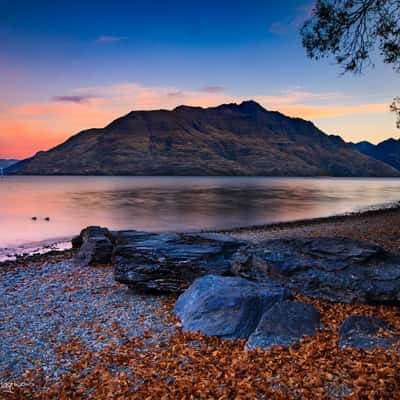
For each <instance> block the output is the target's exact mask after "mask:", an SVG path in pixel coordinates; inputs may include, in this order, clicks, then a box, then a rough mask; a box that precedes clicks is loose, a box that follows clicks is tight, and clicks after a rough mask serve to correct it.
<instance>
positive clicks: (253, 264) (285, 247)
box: [232, 237, 400, 304]
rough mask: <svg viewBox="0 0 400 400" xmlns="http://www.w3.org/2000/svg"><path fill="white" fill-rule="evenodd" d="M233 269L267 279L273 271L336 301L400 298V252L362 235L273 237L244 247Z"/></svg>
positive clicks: (307, 292)
mask: <svg viewBox="0 0 400 400" xmlns="http://www.w3.org/2000/svg"><path fill="white" fill-rule="evenodd" d="M232 272H233V273H234V274H235V275H239V276H242V277H245V278H248V279H251V280H254V281H261V282H262V281H263V280H264V279H267V280H269V279H271V277H272V278H274V279H276V280H277V281H278V282H280V283H282V284H284V285H285V286H286V287H288V288H290V289H292V290H296V291H298V292H300V293H301V294H303V295H306V296H310V297H314V298H319V299H323V300H329V301H333V302H345V303H365V304H379V303H394V304H396V303H399V302H400V257H399V256H398V255H394V254H391V253H388V252H386V251H384V250H383V249H382V248H380V247H378V246H376V245H375V244H372V243H368V242H364V241H359V240H352V239H347V238H324V237H321V238H291V239H275V240H270V241H268V242H266V243H264V244H263V245H262V246H261V245H259V246H249V247H246V248H243V249H241V250H240V251H238V253H237V254H236V255H235V257H234V258H233V260H232Z"/></svg>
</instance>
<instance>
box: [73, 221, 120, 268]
mask: <svg viewBox="0 0 400 400" xmlns="http://www.w3.org/2000/svg"><path fill="white" fill-rule="evenodd" d="M111 239H112V234H111V232H110V231H109V230H108V229H107V228H101V227H99V226H89V227H87V228H86V229H84V230H82V232H81V233H80V235H79V236H77V237H76V238H74V239H72V247H73V248H78V249H79V250H78V252H77V253H76V255H75V262H76V263H78V264H80V265H101V264H109V263H110V262H111V256H112V252H113V242H112V240H111Z"/></svg>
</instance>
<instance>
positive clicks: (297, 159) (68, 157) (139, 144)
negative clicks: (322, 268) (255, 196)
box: [16, 101, 398, 176]
mask: <svg viewBox="0 0 400 400" xmlns="http://www.w3.org/2000/svg"><path fill="white" fill-rule="evenodd" d="M16 173H18V174H101V175H123V174H126V175H283V176H288V175H297V176H311V175H332V176H391V175H397V174H398V172H397V171H396V170H394V169H393V168H391V167H390V166H388V165H385V164H383V163H381V162H379V161H376V160H374V159H371V158H370V157H367V156H365V155H362V154H360V153H359V152H358V151H355V150H354V149H353V148H352V146H351V145H349V144H347V143H345V142H344V141H343V140H342V139H341V138H340V137H338V136H328V135H326V134H324V133H323V132H322V131H320V130H319V129H318V128H316V127H315V126H314V125H313V124H312V123H311V122H308V121H304V120H302V119H299V118H289V117H286V116H284V115H282V114H280V113H278V112H270V111H267V110H265V109H264V108H262V107H261V106H260V105H259V104H257V103H255V102H253V101H247V102H243V103H241V104H240V105H237V104H224V105H221V106H218V107H213V108H205V109H204V108H200V107H187V106H180V107H177V108H175V109H174V110H172V111H167V110H156V111H133V112H131V113H129V114H127V115H126V116H124V117H122V118H119V119H117V120H115V121H113V122H112V123H111V124H110V125H108V126H106V127H105V128H103V129H89V130H86V131H83V132H80V133H79V134H77V135H75V136H73V137H71V138H70V139H68V140H67V141H66V142H65V143H63V144H61V145H59V146H57V147H55V148H54V149H52V150H50V151H47V152H42V153H40V154H38V155H36V156H35V157H34V158H33V159H32V160H30V161H28V162H24V163H23V164H22V166H21V167H20V168H17V169H16Z"/></svg>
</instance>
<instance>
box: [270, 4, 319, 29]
mask: <svg viewBox="0 0 400 400" xmlns="http://www.w3.org/2000/svg"><path fill="white" fill-rule="evenodd" d="M313 8H314V3H308V4H303V5H302V6H300V7H297V8H296V9H295V11H294V13H293V14H292V15H290V16H289V17H287V18H285V19H284V20H283V21H279V22H275V23H273V24H272V25H271V26H270V27H269V31H270V32H271V33H273V34H275V35H287V34H289V33H291V32H293V31H297V30H298V29H299V28H300V27H301V26H302V25H303V23H304V22H305V21H306V20H307V19H308V18H309V17H311V15H312V11H313Z"/></svg>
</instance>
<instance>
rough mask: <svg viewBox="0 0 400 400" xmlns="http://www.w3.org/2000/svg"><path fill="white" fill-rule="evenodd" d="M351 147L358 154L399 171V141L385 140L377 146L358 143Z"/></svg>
mask: <svg viewBox="0 0 400 400" xmlns="http://www.w3.org/2000/svg"><path fill="white" fill-rule="evenodd" d="M353 146H354V148H355V149H357V150H358V151H359V152H361V153H363V154H366V155H368V156H370V157H373V158H375V159H377V160H380V161H383V162H385V163H386V164H389V165H391V166H392V167H394V168H396V169H398V170H400V139H398V140H396V139H387V140H385V141H383V142H381V143H379V144H377V145H374V144H372V143H369V142H359V143H356V144H354V145H353Z"/></svg>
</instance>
